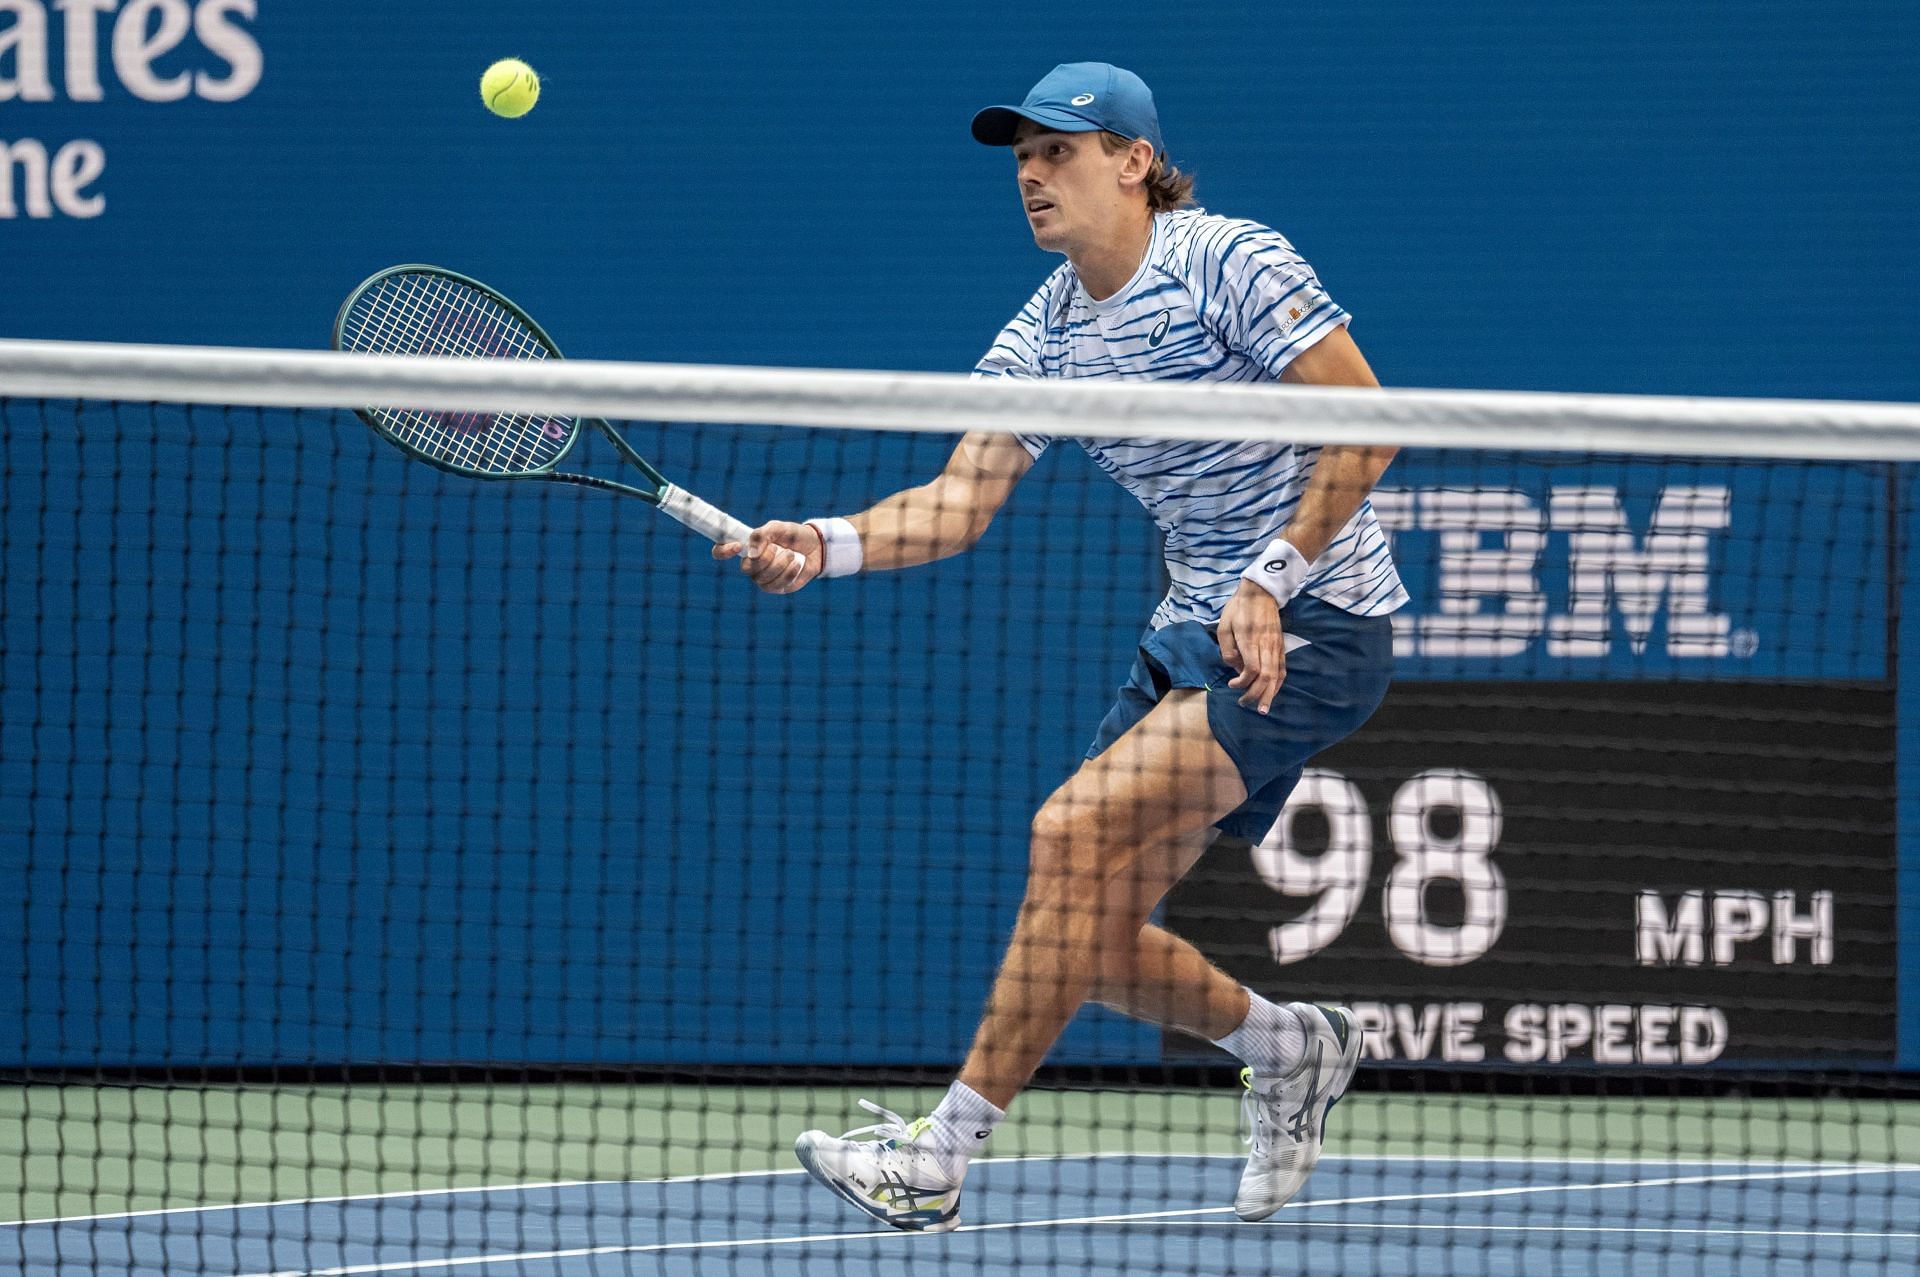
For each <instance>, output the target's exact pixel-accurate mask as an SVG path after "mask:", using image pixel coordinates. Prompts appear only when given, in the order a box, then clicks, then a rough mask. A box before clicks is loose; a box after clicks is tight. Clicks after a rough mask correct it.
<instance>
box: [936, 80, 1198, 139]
mask: <svg viewBox="0 0 1920 1277" xmlns="http://www.w3.org/2000/svg"><path fill="white" fill-rule="evenodd" d="M1022 120H1032V121H1033V122H1034V123H1035V124H1039V125H1042V126H1044V127H1046V128H1049V129H1052V130H1054V131H1055V132H1058V133H1093V132H1097V131H1101V130H1104V131H1106V132H1108V133H1118V134H1119V135H1120V136H1121V137H1124V138H1136V137H1143V138H1145V139H1147V141H1149V142H1151V143H1153V153H1154V154H1155V155H1159V154H1161V153H1163V152H1164V151H1165V150H1166V149H1167V147H1166V143H1164V142H1162V141H1161V140H1160V114H1159V112H1157V111H1155V110H1154V109H1153V90H1151V89H1149V88H1148V87H1147V82H1146V81H1145V80H1142V79H1141V78H1140V77H1139V76H1137V75H1135V74H1134V73H1133V72H1131V71H1128V70H1126V69H1125V68H1123V67H1117V66H1112V65H1109V64H1108V63H1105V62H1063V63H1061V64H1060V65H1059V66H1057V67H1055V68H1054V69H1053V70H1051V71H1049V72H1047V74H1046V78H1044V79H1042V80H1041V81H1040V83H1038V84H1036V85H1034V86H1033V89H1032V91H1031V92H1029V93H1028V94H1027V100H1026V101H1024V102H1022V103H1021V104H1020V105H1019V106H990V107H988V108H987V109H986V110H984V111H982V112H980V113H979V114H978V115H976V116H974V117H973V137H974V140H975V141H976V142H981V143H984V144H985V145H987V146H1011V145H1013V135H1014V133H1015V132H1016V131H1017V130H1018V129H1019V127H1020V121H1022Z"/></svg>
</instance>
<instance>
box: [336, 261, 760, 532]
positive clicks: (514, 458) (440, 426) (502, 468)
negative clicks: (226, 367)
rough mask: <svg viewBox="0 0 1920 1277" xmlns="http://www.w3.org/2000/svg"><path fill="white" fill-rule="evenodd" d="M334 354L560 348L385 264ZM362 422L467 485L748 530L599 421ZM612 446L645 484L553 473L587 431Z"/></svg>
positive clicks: (456, 286)
mask: <svg viewBox="0 0 1920 1277" xmlns="http://www.w3.org/2000/svg"><path fill="white" fill-rule="evenodd" d="M333 348H334V349H335V350H346V351H357V352H361V353H365V354H374V355H460V356H468V357H476V358H485V359H559V358H561V354H560V349H559V347H557V346H555V345H554V344H553V339H552V338H551V337H549V336H547V334H546V330H545V329H543V328H541V327H540V325H539V324H537V323H535V322H534V321H533V317H532V316H531V315H529V314H527V312H526V311H524V310H521V309H520V308H519V307H518V306H516V305H514V304H513V303H512V302H511V301H508V300H507V299H506V298H505V297H503V296H501V295H500V294H499V293H497V292H495V291H494V290H493V289H491V288H488V287H487V286H486V285H485V284H483V283H481V282H480V281H479V280H477V279H469V278H468V277H467V276H465V275H459V274H456V273H454V272H453V271H450V270H443V269H441V268H440V267H438V266H421V265H412V266H390V267H388V268H387V269H386V270H383V271H381V272H380V273H379V274H377V275H375V276H373V277H372V278H371V279H368V280H367V281H366V282H365V283H363V284H361V285H360V286H359V287H358V288H356V289H354V290H353V292H352V293H351V294H349V295H348V297H347V300H346V302H345V303H344V304H343V305H342V306H341V307H340V314H339V315H338V316H337V317H336V318H335V319H334V321H333ZM355 411H356V412H357V413H358V414H359V417H360V419H361V420H362V421H364V422H366V423H367V424H368V425H370V426H372V427H373V428H374V429H375V430H376V431H378V432H379V433H380V434H381V435H382V436H384V437H385V438H386V439H387V441H388V442H390V443H392V444H393V445H394V446H395V447H397V448H399V449H400V450H401V451H402V452H404V453H406V454H407V455H408V456H410V457H415V458H418V459H419V460H421V461H424V462H426V463H427V464H428V465H430V466H437V467H439V468H440V469H442V470H446V471H449V472H450V473H453V474H461V475H466V476H468V477H469V478H473V479H544V480H546V481H548V482H550V483H571V484H575V485H577V486H579V487H582V488H599V489H600V490H602V491H604V492H621V493H625V494H626V495H627V496H631V497H639V498H640V499H641V500H642V501H645V502H646V503H647V504H649V505H652V506H657V507H658V508H659V510H660V512H661V513H662V514H665V515H667V516H668V517H669V518H672V519H676V520H678V521H679V522H681V523H683V524H685V525H686V526H687V527H689V528H692V529H693V530H694V531H695V532H698V533H699V534H700V535H701V536H703V537H705V538H707V539H708V540H709V541H713V542H721V541H738V542H740V543H741V544H743V545H744V544H745V543H746V540H747V534H748V533H749V532H750V531H751V530H752V529H750V528H748V527H747V525H746V524H744V523H742V522H741V521H740V520H738V519H736V518H734V517H733V516H732V515H730V514H728V513H727V512H726V511H724V510H721V509H719V508H717V507H715V506H712V505H709V504H708V503H707V502H705V501H702V500H701V499H700V498H699V497H696V496H694V495H693V494H692V493H691V492H688V491H687V490H686V489H685V488H682V487H678V486H676V485H675V484H672V483H669V482H667V479H666V476H664V475H662V474H661V473H660V472H659V471H658V470H656V469H654V468H653V466H652V464H651V463H649V462H648V461H647V459H646V458H645V457H643V456H641V455H640V454H639V453H638V452H636V451H635V450H634V448H633V446H632V445H631V444H629V443H628V442H627V441H626V440H625V439H622V438H621V437H620V435H619V432H617V431H616V430H614V428H613V427H612V426H610V425H608V424H607V423H606V422H604V421H601V420H600V419H598V418H578V417H548V416H540V415H538V414H529V413H514V412H498V413H496V412H431V411H425V410H422V409H418V408H358V409H355ZM587 426H592V427H593V428H594V429H596V430H598V431H599V432H600V433H601V434H603V435H605V436H606V437H607V438H608V439H610V440H611V441H612V442H613V446H614V447H615V448H616V449H617V450H618V451H619V453H620V455H621V456H622V457H624V458H626V460H627V463H628V464H629V465H631V466H633V467H634V468H635V469H636V470H638V471H639V472H640V473H641V474H642V475H643V476H645V479H646V484H645V486H643V487H635V486H633V485H631V484H625V483H615V482H614V481H613V480H611V479H602V478H599V477H598V476H595V475H590V474H575V473H569V472H567V471H563V470H556V469H555V468H554V467H555V466H558V465H559V464H560V463H561V462H562V461H564V460H565V459H566V458H567V455H568V454H569V453H570V452H572V451H573V447H574V445H575V444H576V443H577V442H579V439H580V436H581V435H582V434H583V433H585V429H584V428H585V427H587Z"/></svg>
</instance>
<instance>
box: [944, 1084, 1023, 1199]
mask: <svg viewBox="0 0 1920 1277" xmlns="http://www.w3.org/2000/svg"><path fill="white" fill-rule="evenodd" d="M1006 1117H1007V1113H1006V1110H1005V1109H997V1108H995V1107H994V1106H993V1105H992V1104H991V1103H990V1102H988V1100H987V1097H986V1096H984V1095H982V1094H980V1092H978V1091H976V1090H974V1089H973V1088H972V1087H970V1086H967V1085H966V1084H964V1083H962V1082H955V1083H954V1084H953V1085H952V1086H950V1087H948V1088H947V1095H946V1098H945V1099H943V1100H941V1101H940V1103H939V1104H938V1105H937V1106H936V1107H935V1108H934V1110H933V1112H932V1113H930V1114H928V1115H927V1121H928V1122H929V1123H930V1125H931V1127H932V1129H931V1130H929V1131H928V1134H929V1135H931V1136H932V1137H933V1154H934V1156H935V1157H937V1158H939V1159H940V1168H941V1169H942V1170H944V1171H946V1172H947V1174H949V1175H952V1176H954V1177H955V1178H958V1177H960V1176H962V1175H965V1174H966V1173H967V1162H968V1160H969V1159H970V1158H972V1157H973V1156H974V1154H976V1153H978V1152H979V1151H980V1149H981V1147H982V1146H984V1145H985V1144H986V1142H987V1137H988V1136H989V1135H992V1134H993V1128H994V1127H996V1126H998V1125H1000V1123H1001V1122H1003V1121H1005V1120H1006Z"/></svg>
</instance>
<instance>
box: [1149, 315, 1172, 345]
mask: <svg viewBox="0 0 1920 1277" xmlns="http://www.w3.org/2000/svg"><path fill="white" fill-rule="evenodd" d="M1172 322H1173V312H1172V311H1170V310H1163V311H1161V312H1160V318H1158V319H1156V320H1154V321H1153V331H1152V332H1150V333H1148V334H1147V345H1149V346H1158V345H1159V344H1160V343H1161V342H1163V341H1165V340H1166V339H1167V325H1169V324H1171V323H1172Z"/></svg>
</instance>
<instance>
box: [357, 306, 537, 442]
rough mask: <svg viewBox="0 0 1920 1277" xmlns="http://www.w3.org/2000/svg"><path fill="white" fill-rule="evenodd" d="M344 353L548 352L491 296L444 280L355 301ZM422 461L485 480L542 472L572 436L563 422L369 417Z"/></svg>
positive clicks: (394, 413) (439, 415)
mask: <svg viewBox="0 0 1920 1277" xmlns="http://www.w3.org/2000/svg"><path fill="white" fill-rule="evenodd" d="M340 348H341V349H342V350H350V351H357V352H361V353H366V354H390V355H398V354H408V355H436V356H444V357H452V358H458V357H467V358H480V359H547V358H549V357H550V356H551V352H550V351H549V350H548V349H547V346H546V344H545V343H544V342H542V341H541V340H540V338H539V337H537V336H536V335H535V334H534V333H533V331H532V330H531V329H530V328H528V327H527V326H526V324H525V323H523V322H522V321H521V320H520V319H519V317H518V316H516V315H514V314H513V313H512V312H511V311H509V310H507V309H506V308H505V307H503V306H501V305H500V304H499V303H498V302H496V301H495V300H494V299H493V298H491V297H489V296H488V295H487V294H485V293H483V292H480V291H478V290H476V289H474V288H471V287H469V286H467V285H465V284H462V283H460V282H459V281H458V280H452V279H448V278H446V277H445V276H442V275H436V274H428V273H422V272H407V273H403V274H398V275H390V276H388V277H387V278H385V279H383V280H381V281H380V282H379V283H378V284H376V285H375V286H374V287H372V288H370V289H368V290H367V291H366V292H365V293H363V294H362V295H361V296H360V297H359V298H358V299H356V300H355V302H354V304H353V307H352V309H351V310H350V311H349V313H348V316H347V321H346V322H345V323H344V324H343V325H342V326H341V334H340ZM370 411H371V412H372V413H373V415H374V416H375V417H377V418H378V419H379V421H380V424H381V425H382V426H383V427H384V428H385V429H386V430H388V431H389V432H390V433H391V434H393V435H394V437H395V438H397V439H399V440H400V441H401V442H402V443H404V444H405V445H406V446H408V447H409V448H412V449H413V450H414V451H416V452H418V453H420V454H421V455H423V456H427V457H431V458H432V459H434V460H436V461H439V462H442V463H444V464H447V465H452V466H457V467H459V468H461V469H463V470H468V471H473V472H477V473H483V474H494V475H514V474H527V473H531V472H534V471H538V470H544V469H546V468H547V467H549V466H551V465H552V464H553V463H554V462H555V461H557V460H559V458H560V456H561V454H562V453H564V452H565V451H566V447H567V444H568V442H569V441H570V440H571V439H572V437H573V431H574V423H573V422H572V421H571V420H570V419H568V418H564V417H552V416H545V415H532V414H525V413H490V412H477V413H445V412H430V411H424V410H421V409H413V408H375V409H371V410H370Z"/></svg>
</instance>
